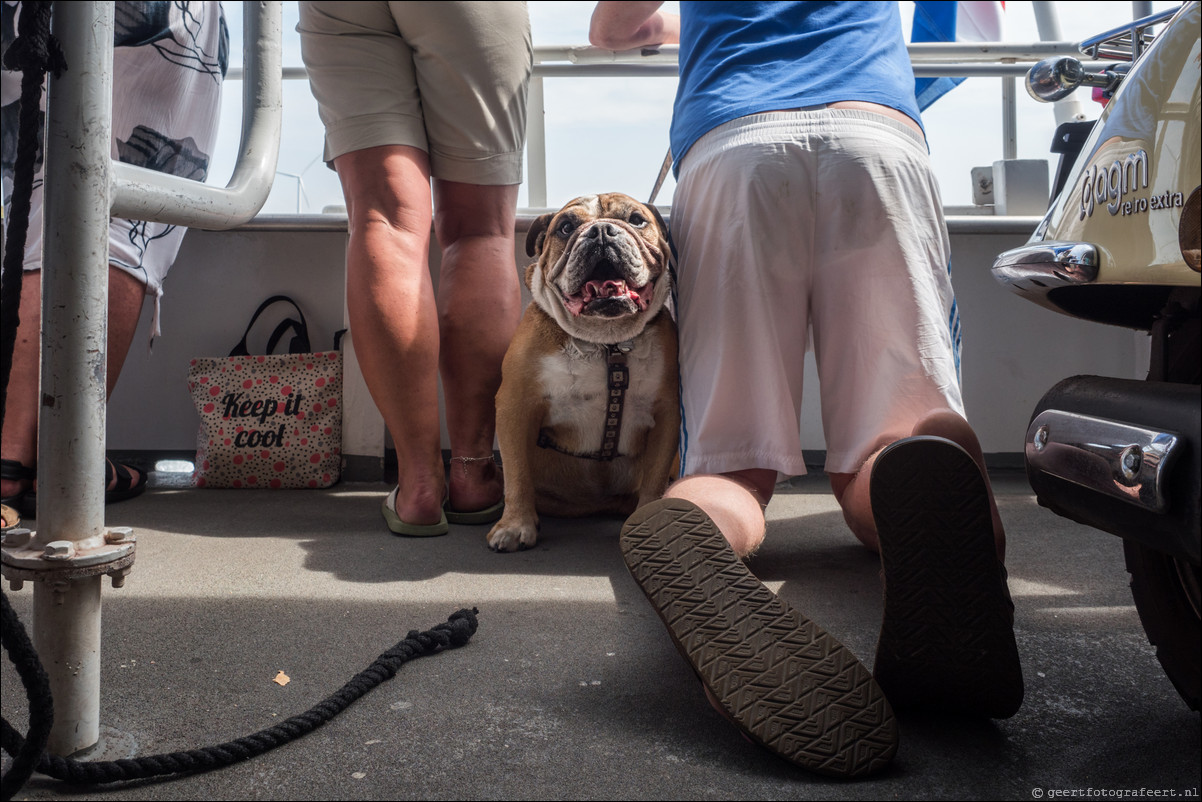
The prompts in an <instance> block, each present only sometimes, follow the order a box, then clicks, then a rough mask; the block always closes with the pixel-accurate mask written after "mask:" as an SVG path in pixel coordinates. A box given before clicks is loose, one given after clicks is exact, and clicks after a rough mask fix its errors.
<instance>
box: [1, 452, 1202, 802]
mask: <svg viewBox="0 0 1202 802" xmlns="http://www.w3.org/2000/svg"><path fill="white" fill-rule="evenodd" d="M994 482H995V488H996V489H997V492H998V501H999V504H1000V509H1001V513H1002V516H1003V519H1004V521H1005V523H1006V526H1007V530H1008V534H1009V553H1008V560H1007V563H1008V569H1009V573H1010V587H1011V591H1012V593H1013V595H1014V599H1015V604H1016V635H1017V639H1018V644H1019V650H1020V653H1021V656H1022V661H1023V670H1024V677H1025V681H1026V687H1027V693H1026V700H1025V702H1024V704H1023V707H1022V709H1021V710H1020V711H1019V712H1018V714H1017V715H1016V716H1014V717H1013V718H1011V719H1009V720H1005V721H996V722H992V721H974V720H962V719H955V718H948V717H914V716H904V717H901V718H900V724H901V746H900V748H899V750H898V755H897V758H896V760H895V761H894V763H893V765H892V766H891V768H890V769H889V770H888V771H886V772H885V773H884V774H882V775H880V776H878V777H876V778H873V779H870V780H865V781H859V782H855V783H848V782H840V781H837V780H831V779H829V778H825V777H820V776H816V775H812V774H808V773H806V772H804V771H802V770H799V769H797V768H795V767H793V766H792V765H791V764H788V763H786V762H784V761H782V760H780V759H778V758H776V757H774V756H773V755H772V754H770V753H768V752H766V751H764V750H762V749H760V748H759V747H756V746H754V745H752V744H751V743H749V742H747V741H745V740H744V739H743V738H742V737H741V735H740V734H739V732H738V731H737V730H736V729H734V728H733V727H732V726H731V725H729V724H728V723H727V722H725V721H724V720H723V719H722V718H721V717H720V716H719V715H718V714H717V713H716V712H715V711H714V710H712V709H711V708H710V706H709V704H708V703H707V702H706V700H705V697H704V694H703V692H702V689H701V686H700V684H699V683H698V682H697V681H696V680H695V678H694V676H693V674H692V671H691V669H690V668H689V666H688V665H687V664H686V663H685V662H684V660H682V659H681V658H680V657H679V656H678V655H677V653H676V651H675V649H674V647H673V645H672V643H671V640H670V639H669V637H668V634H667V632H666V630H665V629H664V628H663V626H662V625H661V624H660V621H659V619H658V617H657V615H656V613H655V611H654V610H652V609H651V607H650V606H649V605H648V604H647V602H646V600H645V599H644V597H643V595H642V593H641V591H640V590H639V588H638V586H637V585H636V584H635V583H634V580H633V579H631V577H630V575H629V574H628V572H627V570H626V568H625V565H624V564H623V562H622V559H621V555H620V553H619V551H618V546H617V539H618V532H619V529H620V527H621V521H620V520H616V519H588V520H565V519H547V520H544V522H543V533H542V538H541V540H540V542H539V544H538V546H537V547H536V548H534V549H532V550H529V551H524V552H520V553H516V554H494V553H492V552H491V551H489V550H488V548H487V547H486V546H485V543H484V534H485V532H486V531H487V530H486V528H485V527H466V526H452V529H451V533H450V535H448V536H446V537H438V538H431V539H405V538H396V537H392V536H390V535H389V534H388V533H387V531H386V530H385V528H384V526H383V523H382V521H381V519H380V515H379V511H378V510H379V504H380V501H381V500H382V498H383V495H384V493H385V492H386V490H387V489H388V488H386V487H384V486H383V485H375V484H373V485H363V484H342V485H338V486H335V487H334V488H332V489H330V490H326V491H237V490H232V491H221V490H173V489H167V488H162V487H159V488H153V489H151V490H150V491H149V492H147V493H146V494H145V495H144V496H142V497H140V498H138V499H135V500H133V501H130V502H127V503H123V504H120V505H117V506H113V507H110V508H109V510H108V513H107V515H108V523H109V525H123V526H131V527H133V528H134V530H135V533H136V535H137V536H138V549H137V562H136V564H135V566H134V570H133V572H132V573H131V574H130V576H129V578H128V581H127V583H126V585H125V587H124V588H122V589H119V590H113V589H111V588H109V587H108V583H107V581H106V582H105V589H104V605H105V606H104V646H103V655H102V660H103V680H102V690H101V693H102V713H101V723H102V725H103V726H104V727H106V728H113V729H114V730H116V731H118V732H120V733H122V734H124V735H125V736H126V737H128V738H130V739H132V740H133V741H134V742H136V744H137V750H138V754H140V755H149V754H156V753H162V752H169V751H175V750H182V749H191V748H197V747H202V746H207V745H212V744H216V743H221V742H224V741H228V740H231V739H234V738H237V737H240V736H243V735H247V734H249V733H252V732H255V731H258V730H260V729H263V728H264V727H268V726H271V725H272V724H274V723H278V722H279V721H281V720H283V719H285V718H287V717H288V716H291V715H293V714H296V713H300V712H302V711H304V710H307V709H308V708H309V707H311V706H312V705H313V704H315V703H316V702H318V701H320V700H322V699H324V698H325V697H326V696H328V695H329V694H330V693H332V692H333V691H335V690H336V689H338V688H339V687H341V686H342V685H343V683H345V682H346V681H347V680H348V679H350V678H351V677H352V676H353V675H354V674H356V673H357V672H358V671H360V670H362V669H363V668H365V667H366V666H368V665H369V664H370V663H371V662H372V661H373V660H374V659H375V658H376V657H377V656H378V655H379V654H380V653H381V652H383V651H385V650H386V649H387V648H389V647H390V646H392V645H393V644H394V643H396V642H397V641H398V640H400V639H401V638H403V637H404V636H405V634H406V633H407V632H408V631H410V630H413V629H419V630H425V629H428V628H430V627H431V626H433V625H435V624H438V623H441V622H443V621H445V620H446V619H447V617H448V616H449V615H450V614H451V613H453V612H455V611H456V610H458V609H460V608H462V607H476V608H478V610H479V622H480V628H479V631H478V632H477V633H476V635H475V636H474V637H473V638H472V640H471V642H470V643H469V644H468V645H467V646H465V647H463V648H460V649H455V650H450V651H446V652H443V653H441V654H438V655H435V656H433V657H425V658H421V659H419V660H415V661H412V662H410V663H408V664H407V665H405V666H404V667H403V668H402V669H401V671H400V673H399V674H398V675H397V676H396V677H394V678H393V679H391V680H389V681H387V682H385V683H384V684H383V685H381V686H380V687H378V688H376V689H375V690H374V691H372V692H371V693H369V694H368V695H367V696H365V697H364V698H363V699H361V700H359V701H358V702H357V703H356V704H354V705H353V706H351V707H350V708H349V709H348V710H347V711H346V712H344V713H343V714H342V715H341V716H339V717H338V718H336V719H334V721H332V722H331V723H329V724H327V725H326V726H324V727H322V728H320V729H318V730H317V731H316V732H314V733H312V734H310V735H308V736H306V737H304V738H302V739H301V740H299V741H296V742H294V743H292V744H289V745H287V746H284V747H282V748H280V749H277V750H275V751H273V752H270V753H268V754H266V755H264V756H261V757H259V758H256V759H253V760H250V761H247V762H245V763H241V764H238V765H236V766H233V767H230V768H227V769H224V770H220V771H215V772H212V773H208V774H198V775H193V776H188V777H182V778H178V779H175V780H171V781H167V782H153V783H150V782H148V783H135V784H127V785H124V786H115V787H113V786H109V787H95V788H82V787H76V786H69V785H64V784H62V783H59V782H57V781H54V780H50V779H48V778H46V777H42V776H39V775H35V776H34V778H33V779H32V780H31V781H30V782H29V783H28V784H27V785H26V787H25V788H24V789H23V790H22V791H21V793H20V794H19V795H18V797H17V798H26V799H130V800H143V799H146V800H152V799H153V800H159V799H456V800H460V799H740V800H742V799H811V798H814V799H917V798H923V799H1024V800H1027V799H1040V798H1045V797H1051V796H1053V792H1057V791H1064V792H1072V791H1076V794H1077V795H1079V796H1080V795H1085V793H1086V791H1087V790H1088V789H1092V791H1093V792H1094V795H1102V794H1107V795H1110V796H1114V795H1116V792H1121V791H1123V790H1126V791H1129V792H1133V794H1134V795H1139V794H1141V793H1142V794H1144V795H1152V794H1153V793H1157V792H1159V793H1161V794H1165V793H1166V792H1172V793H1174V794H1175V795H1177V796H1184V795H1186V794H1187V793H1192V794H1193V795H1194V796H1195V797H1196V796H1197V793H1198V787H1199V784H1200V783H1199V779H1200V775H1202V768H1200V765H1202V763H1200V761H1199V756H1200V748H1202V747H1200V743H1199V740H1200V727H1199V716H1198V714H1197V713H1194V712H1191V711H1190V710H1189V709H1188V708H1187V707H1186V706H1185V704H1184V703H1183V702H1182V701H1181V700H1180V698H1179V697H1178V696H1177V693H1176V692H1175V691H1174V689H1173V687H1172V686H1171V684H1170V683H1169V681H1168V680H1167V679H1166V678H1165V676H1164V674H1163V672H1162V671H1161V668H1160V665H1159V664H1158V663H1157V661H1156V658H1155V655H1154V653H1153V650H1152V647H1150V646H1149V645H1148V643H1147V640H1146V638H1145V637H1144V633H1143V630H1142V628H1141V627H1140V624H1139V620H1138V617H1137V615H1136V612H1135V609H1134V607H1133V606H1132V603H1131V597H1130V593H1129V590H1128V587H1127V582H1128V577H1127V574H1126V571H1125V569H1124V566H1123V556H1122V546H1121V544H1120V542H1119V540H1118V539H1117V538H1114V537H1111V536H1109V535H1104V534H1100V533H1096V532H1094V531H1092V530H1088V529H1086V528H1084V527H1081V526H1078V525H1076V524H1073V523H1071V522H1068V521H1064V520H1062V519H1059V518H1057V517H1055V516H1054V515H1052V514H1051V513H1049V512H1047V511H1046V510H1043V509H1040V508H1039V507H1038V506H1037V505H1036V503H1035V501H1034V499H1033V497H1032V496H1031V494H1030V491H1029V490H1028V488H1027V486H1026V483H1025V480H1024V478H1023V477H1022V476H1021V474H1017V473H1007V472H1001V473H999V474H998V475H996V476H995V477H994ZM768 512H769V518H770V522H769V534H768V538H767V541H766V543H765V545H764V547H763V548H762V549H761V551H760V552H759V553H758V554H757V555H755V556H754V557H753V558H752V560H751V562H750V566H751V568H752V570H753V571H754V572H755V573H756V575H757V576H759V577H760V578H761V579H762V580H763V581H765V582H766V583H768V584H769V586H770V587H772V588H773V589H774V590H777V592H778V593H780V594H781V595H782V596H783V597H784V598H785V599H786V600H787V601H789V602H790V603H791V604H793V605H794V606H795V607H797V608H798V609H799V610H801V611H803V612H804V613H805V614H806V615H808V616H809V617H811V618H813V619H814V620H815V621H817V622H819V623H821V624H822V625H823V626H824V627H826V628H827V629H828V630H829V631H830V632H831V633H832V634H834V635H835V636H836V637H838V638H839V639H840V640H842V641H843V642H844V643H845V644H846V645H847V646H848V647H850V648H851V649H852V651H853V652H855V653H856V654H857V655H858V656H859V657H860V658H861V660H863V661H864V662H865V663H866V664H867V665H869V666H871V664H872V657H873V653H874V649H875V643H876V636H877V631H878V628H879V620H880V603H881V601H880V596H881V592H880V583H879V579H878V571H879V563H878V561H877V558H876V557H875V556H874V555H872V554H871V553H869V552H867V551H866V550H865V549H863V548H862V547H860V546H859V545H858V544H857V543H856V542H855V540H854V538H852V536H851V535H850V533H849V532H848V531H847V530H846V528H845V526H844V524H843V521H842V517H841V515H840V513H839V511H838V507H837V506H836V504H835V502H834V500H833V498H832V497H831V495H830V493H829V491H828V490H827V485H826V482H825V480H824V479H822V478H820V477H819V478H813V479H803V480H796V481H795V482H794V483H793V485H792V487H791V488H790V489H789V490H788V491H787V492H778V493H777V495H776V497H775V498H774V499H773V501H772V504H771V505H770V506H769V510H768ZM8 593H9V598H10V600H11V601H12V602H13V605H14V607H15V608H16V609H17V612H18V613H19V614H20V615H21V616H22V618H23V620H25V621H26V622H28V616H29V611H30V609H31V606H32V605H31V601H32V591H31V589H30V585H29V584H27V585H26V587H25V589H24V590H22V591H19V592H16V593H14V592H11V591H8ZM281 670H282V671H284V672H285V673H286V674H288V675H289V676H290V677H291V682H290V683H289V684H287V685H286V686H283V687H281V686H280V685H277V684H275V683H274V682H272V679H273V677H275V676H276V674H277V672H279V671H281ZM0 682H2V685H0V688H2V690H3V705H2V707H3V712H4V715H5V717H6V718H8V719H9V721H10V722H12V723H13V724H14V726H17V727H18V728H19V729H21V730H22V731H24V727H25V720H26V714H25V706H24V705H25V700H24V693H23V690H22V689H21V688H20V686H19V682H18V678H17V677H16V672H15V670H14V669H13V668H12V666H11V664H10V663H9V662H8V661H7V660H5V661H4V663H3V672H2V676H0ZM7 765H8V760H7V757H6V758H5V768H7ZM1141 789H1142V790H1141Z"/></svg>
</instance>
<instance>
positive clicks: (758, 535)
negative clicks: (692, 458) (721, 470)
mask: <svg viewBox="0 0 1202 802" xmlns="http://www.w3.org/2000/svg"><path fill="white" fill-rule="evenodd" d="M775 487H776V471H771V470H762V469H758V468H757V469H751V470H745V471H734V472H731V473H728V474H723V475H720V476H706V475H699V476H686V477H685V478H683V479H681V480H679V481H677V482H675V483H673V484H672V485H671V486H670V487H669V488H668V490H667V492H665V493H664V497H665V498H681V499H685V500H686V501H691V502H693V503H694V504H696V505H697V506H698V507H700V508H701V509H702V510H703V511H704V512H705V514H706V515H708V516H709V517H710V520H712V521H713V522H714V524H715V525H716V526H717V527H718V530H719V531H720V532H722V536H723V537H725V538H726V542H727V543H729V544H730V547H731V548H732V549H733V550H734V552H735V554H737V555H738V556H740V557H746V556H747V555H749V554H751V553H752V552H753V551H755V550H756V549H757V548H759V546H760V544H761V543H763V542H764V528H765V524H764V508H763V506H762V505H767V503H768V500H769V499H771V498H772V491H773V489H774V488H775Z"/></svg>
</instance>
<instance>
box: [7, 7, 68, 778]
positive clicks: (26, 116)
mask: <svg viewBox="0 0 1202 802" xmlns="http://www.w3.org/2000/svg"><path fill="white" fill-rule="evenodd" d="M51 8H52V4H51V3H49V2H41V1H40V0H39V2H33V1H32V0H27V1H26V2H24V3H22V4H21V19H20V22H18V23H17V37H16V39H14V40H13V43H12V44H11V45H10V46H9V48H8V50H7V51H5V53H4V66H5V67H7V68H8V69H10V70H19V71H21V73H22V74H21V98H20V106H19V109H20V110H19V112H18V115H17V154H16V164H15V165H14V168H13V194H12V202H11V206H10V207H9V213H10V218H9V219H8V220H7V221H6V222H7V223H8V229H7V231H6V232H5V237H4V254H3V258H2V259H0V427H3V425H4V413H5V410H6V408H7V406H8V404H7V399H8V379H9V376H10V375H11V374H12V366H13V349H14V348H15V346H16V342H17V326H18V325H19V323H20V305H21V284H22V278H23V277H24V274H25V273H24V269H23V263H24V261H25V242H26V240H27V239H28V234H29V209H30V201H31V198H32V196H33V177H34V175H35V174H36V173H37V165H38V162H39V161H41V158H40V157H41V149H42V137H41V134H42V122H41V120H42V111H41V104H42V82H43V81H44V80H45V79H46V73H48V72H51V73H53V74H54V76H55V77H58V76H59V75H61V74H62V72H63V70H65V69H66V68H67V62H66V60H65V59H64V58H63V52H62V50H61V49H60V48H59V45H58V41H57V40H55V38H54V37H53V36H51V35H50V11H51ZM0 626H2V627H3V629H2V630H0V632H2V633H3V635H2V638H3V645H4V649H5V650H6V651H7V652H8V653H9V659H11V660H12V662H13V665H15V666H16V668H17V673H18V674H19V675H20V677H21V682H22V683H23V684H24V686H25V693H26V695H27V697H28V699H29V722H30V723H29V733H28V737H27V738H25V739H21V738H20V736H17V737H18V739H19V741H20V743H19V745H17V746H16V747H15V748H14V749H10V750H9V754H10V755H12V756H13V762H12V765H11V766H10V767H9V770H8V772H7V773H6V774H5V775H4V776H3V777H2V778H0V798H3V799H4V800H8V799H11V798H12V797H13V795H14V794H15V793H16V792H17V791H18V790H19V789H20V788H21V786H23V785H24V784H25V782H26V781H27V780H28V779H29V777H30V775H31V774H33V771H34V768H35V767H36V766H37V763H38V758H39V756H40V755H41V754H42V752H43V751H44V750H45V748H46V742H47V741H48V740H49V739H50V728H51V726H52V725H53V723H54V702H53V700H52V699H51V698H50V680H49V678H48V677H47V676H46V671H45V670H44V669H43V668H42V663H41V661H40V660H38V656H37V653H36V652H35V651H34V650H33V644H32V643H30V642H29V637H28V636H27V635H26V634H25V627H23V626H21V621H20V619H18V618H17V614H16V613H15V612H14V611H13V609H12V607H11V606H9V603H8V597H7V596H4V597H3V605H2V609H0ZM10 644H11V645H10ZM0 721H2V719H0ZM3 727H4V731H5V732H7V730H9V729H11V727H9V725H8V722H7V721H3ZM14 734H15V733H14Z"/></svg>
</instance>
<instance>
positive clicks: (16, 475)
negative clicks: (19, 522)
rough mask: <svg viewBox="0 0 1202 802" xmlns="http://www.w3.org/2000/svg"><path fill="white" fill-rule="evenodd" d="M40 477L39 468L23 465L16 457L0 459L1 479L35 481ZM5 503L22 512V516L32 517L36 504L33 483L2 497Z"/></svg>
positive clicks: (1, 500) (1, 499)
mask: <svg viewBox="0 0 1202 802" xmlns="http://www.w3.org/2000/svg"><path fill="white" fill-rule="evenodd" d="M37 478H38V469H37V468H31V467H29V466H28V465H23V464H21V463H20V462H17V461H16V460H15V459H0V479H10V480H12V481H16V482H33V481H34V480H36V479H37ZM0 504H4V505H6V506H8V507H11V508H12V509H14V510H16V511H17V512H18V513H20V515H21V516H23V517H26V518H32V517H33V513H32V510H33V508H34V507H35V506H36V502H35V496H34V493H33V485H30V486H29V487H27V488H25V489H24V490H19V491H17V492H16V493H14V494H13V495H11V496H5V497H3V498H0Z"/></svg>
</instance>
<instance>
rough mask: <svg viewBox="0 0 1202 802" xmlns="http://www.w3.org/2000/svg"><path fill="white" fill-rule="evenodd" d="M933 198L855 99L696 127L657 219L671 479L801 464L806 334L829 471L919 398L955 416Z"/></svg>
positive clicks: (903, 132)
mask: <svg viewBox="0 0 1202 802" xmlns="http://www.w3.org/2000/svg"><path fill="white" fill-rule="evenodd" d="M942 208H943V207H942V201H941V199H940V196H939V189H938V186H937V184H936V181H935V177H934V175H933V173H932V171H931V169H930V163H929V158H928V153H927V148H926V144H925V143H924V141H923V140H922V137H921V136H920V135H919V134H918V133H917V132H916V131H913V130H912V129H910V128H908V127H906V126H905V125H903V124H901V123H899V122H895V121H893V120H891V119H889V118H888V117H885V116H883V115H879V114H874V113H873V112H870V111H861V110H853V109H819V110H813V111H787V112H768V113H764V114H755V115H751V116H748V117H743V118H740V119H737V120H733V121H731V122H729V123H726V124H724V125H721V126H719V127H717V128H715V129H714V130H712V131H710V132H709V133H707V134H706V135H705V136H703V137H702V138H701V139H700V140H698V142H697V143H696V144H695V145H694V146H693V147H692V148H691V149H690V150H689V152H688V153H686V154H685V158H684V160H683V162H682V164H681V167H680V173H679V177H678V182H677V186H676V194H675V198H674V199H673V203H672V216H671V227H672V236H673V240H674V242H675V245H676V248H677V251H678V256H679V265H678V279H679V286H678V293H679V297H678V301H679V307H678V310H679V323H680V371H681V382H682V386H681V411H682V413H683V421H682V425H681V455H682V465H681V475H682V476H689V475H695V474H715V473H726V472H730V471H737V470H745V469H751V468H760V469H774V470H776V471H777V472H778V474H779V475H782V476H791V475H800V474H804V473H805V472H806V468H805V461H804V459H803V458H802V450H801V433H800V419H801V395H802V376H803V369H804V363H805V355H806V351H807V350H808V345H809V343H810V337H811V335H812V338H813V340H812V342H813V351H814V354H815V357H816V359H817V368H818V376H819V382H820V385H821V386H820V395H821V403H822V425H823V431H824V433H825V436H826V444H827V457H826V470H827V472H828V473H854V472H856V471H857V470H858V469H859V468H860V466H861V465H862V464H863V463H864V460H865V459H866V458H867V457H868V456H869V455H871V454H872V453H873V452H874V451H875V450H877V449H879V448H880V447H882V446H884V445H886V444H887V443H889V442H891V441H892V440H895V439H898V438H900V437H905V436H908V435H909V434H910V431H911V429H912V427H913V425H914V423H915V422H916V421H917V420H918V419H919V418H921V417H922V416H923V415H925V414H926V413H927V412H929V411H930V410H932V409H935V408H940V407H946V408H949V409H952V410H954V411H956V412H958V413H960V414H961V415H963V414H964V405H963V401H962V400H961V395H960V384H959V322H958V319H957V314H956V304H955V299H954V297H953V294H952V286H951V280H950V273H949V270H950V265H949V253H950V251H949V243H948V238H947V229H946V225H945V223H944V220H943V211H942Z"/></svg>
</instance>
